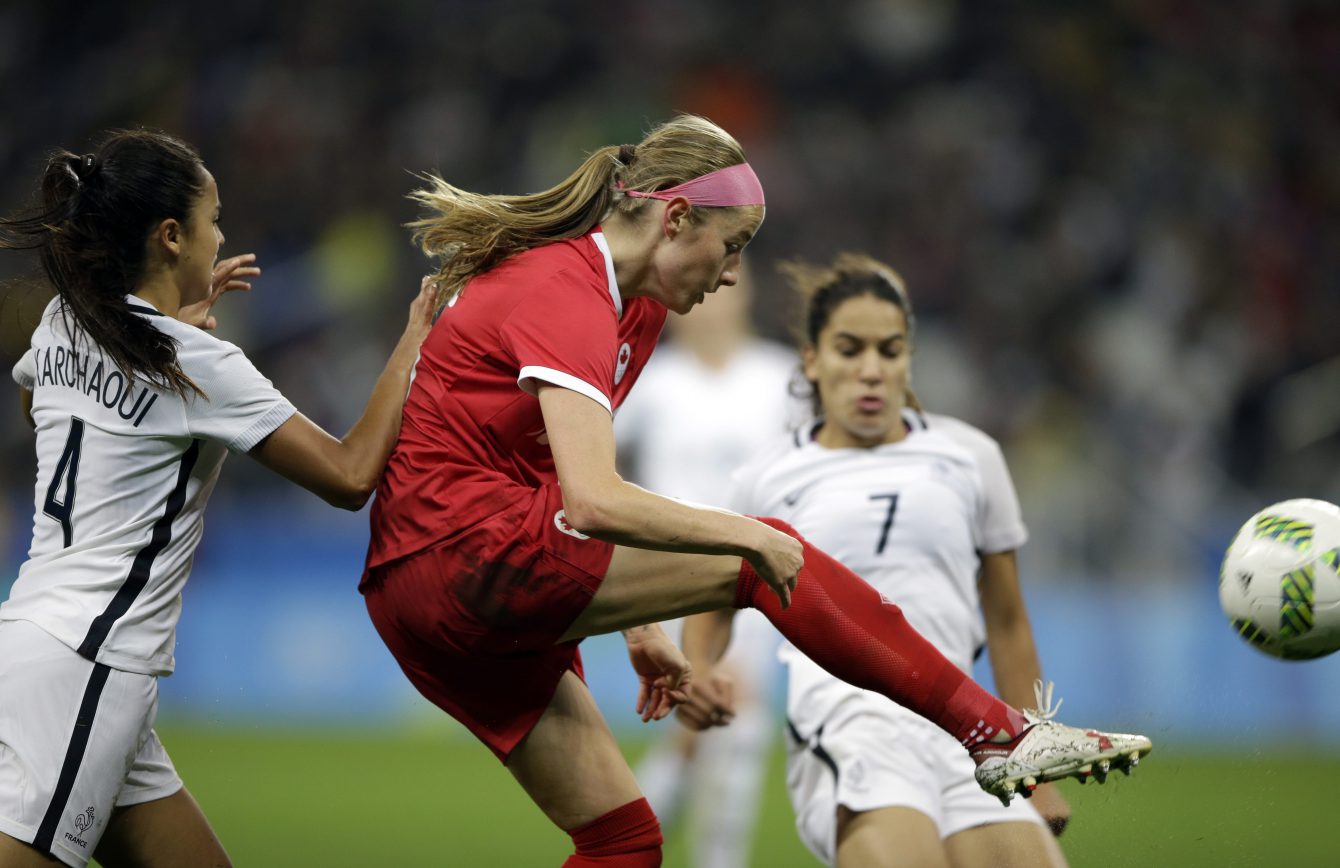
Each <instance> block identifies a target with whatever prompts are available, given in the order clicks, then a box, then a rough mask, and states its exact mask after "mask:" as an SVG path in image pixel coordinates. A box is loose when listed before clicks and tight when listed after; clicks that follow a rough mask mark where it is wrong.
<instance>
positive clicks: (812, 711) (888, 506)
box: [728, 411, 1027, 733]
mask: <svg viewBox="0 0 1340 868" xmlns="http://www.w3.org/2000/svg"><path fill="white" fill-rule="evenodd" d="M904 419H905V421H906V423H907V425H908V428H909V430H908V434H907V436H906V437H905V438H904V439H902V440H900V441H898V442H897V443H888V444H885V445H882V446H877V447H874V448H872V449H828V448H825V447H823V446H820V445H819V444H818V443H816V442H814V440H813V439H812V435H813V431H814V429H815V427H817V426H809V427H806V428H803V429H800V430H798V431H797V432H795V433H794V434H793V435H792V436H791V437H790V438H789V440H788V442H785V443H782V444H779V445H778V446H777V447H775V448H773V449H771V450H769V451H768V452H766V453H764V454H763V455H761V456H760V458H759V459H758V460H756V461H754V462H752V463H750V464H749V465H748V466H746V467H744V468H741V470H740V471H739V472H738V473H737V474H736V476H735V480H734V486H733V491H732V496H731V498H730V502H729V503H728V506H729V507H730V508H731V509H734V510H737V511H739V512H745V513H751V514H755V515H769V516H775V517H777V518H780V519H783V520H785V521H787V522H789V523H790V524H791V525H793V526H794V527H795V528H796V529H797V530H798V531H800V533H801V534H803V535H804V536H805V537H806V539H808V540H809V541H810V542H812V543H813V544H814V545H815V546H817V547H818V548H820V549H822V550H823V551H825V552H827V553H828V554H830V555H832V556H833V557H834V558H836V559H837V560H838V561H840V562H842V563H843V564H845V565H846V566H847V567H848V568H850V569H851V570H852V571H854V572H855V573H856V574H857V575H859V576H861V577H862V578H863V579H865V580H866V581H867V582H869V583H870V584H871V585H872V586H874V588H875V589H876V590H878V591H879V592H880V593H881V594H883V595H884V596H885V597H887V598H889V599H890V600H892V601H893V602H894V603H896V604H898V606H899V607H900V608H902V610H903V612H904V614H905V615H906V616H907V620H908V621H909V622H910V623H911V624H912V626H913V627H915V628H916V629H917V630H918V631H920V632H921V634H922V635H923V636H925V637H926V638H927V639H928V640H930V641H931V642H932V643H934V644H935V646H936V647H937V648H938V649H939V650H940V651H941V653H943V654H944V655H945V656H946V657H947V658H949V659H950V660H951V661H953V662H954V663H955V664H956V665H957V666H959V667H960V668H961V669H963V670H964V671H969V670H970V669H971V668H972V661H973V657H974V656H975V655H976V652H977V650H978V649H979V648H980V647H981V646H982V643H983V642H984V641H985V638H986V628H985V625H984V623H983V620H982V614H981V609H980V607H979V598H978V592H977V576H978V570H979V567H980V560H979V553H994V552H1003V551H1009V550H1012V549H1016V548H1018V547H1019V546H1021V545H1022V544H1023V543H1024V541H1025V540H1026V539H1027V531H1026V530H1025V528H1024V525H1023V521H1022V519H1021V517H1020V510H1019V501H1018V498H1017V496H1016V495H1015V492H1014V486H1013V483H1012V482H1011V480H1010V475H1009V471H1008V469H1007V468H1006V466H1005V460H1004V457H1003V456H1002V455H1001V452H1000V447H999V446H998V445H997V444H996V442H995V441H994V440H992V439H991V438H990V437H988V436H987V435H986V434H984V433H982V432H981V431H979V430H977V429H976V428H973V427H972V426H970V425H968V424H966V423H964V422H960V421H958V420H957V419H952V418H949V417H946V416H937V415H933V414H921V413H915V412H912V411H907V412H906V413H905V414H904ZM781 656H782V659H783V661H784V662H786V663H787V664H788V668H789V688H788V695H787V707H788V714H789V716H790V718H791V722H792V724H793V725H794V726H795V727H796V728H798V729H799V731H800V732H802V733H809V732H813V731H814V730H815V729H817V728H818V727H819V726H820V725H821V724H822V723H823V721H824V719H825V718H827V717H828V716H829V714H830V713H831V712H832V711H833V710H834V709H836V708H837V707H838V706H839V705H840V704H842V703H844V702H848V701H853V700H855V701H858V702H860V701H866V700H871V701H873V700H882V699H883V697H878V696H877V695H876V694H873V693H868V691H863V690H861V689H860V688H856V687H852V686H850V685H848V684H846V683H845V682H842V681H839V680H838V679H836V678H834V677H833V676H831V675H829V674H828V673H827V672H825V671H824V670H823V669H821V668H819V666H818V665H817V664H815V663H814V662H813V661H811V660H810V659H809V658H807V657H806V656H805V655H804V654H802V653H800V652H799V651H798V650H796V649H795V648H794V647H793V646H791V645H789V644H788V645H785V646H783V649H782V651H781ZM884 702H887V700H884Z"/></svg>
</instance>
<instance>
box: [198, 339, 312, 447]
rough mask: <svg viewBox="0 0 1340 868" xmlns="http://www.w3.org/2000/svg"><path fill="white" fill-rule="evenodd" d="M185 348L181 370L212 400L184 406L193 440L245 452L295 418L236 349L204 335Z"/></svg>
mask: <svg viewBox="0 0 1340 868" xmlns="http://www.w3.org/2000/svg"><path fill="white" fill-rule="evenodd" d="M186 343H187V342H183V346H182V350H181V352H180V353H179V355H178V358H179V359H180V361H181V364H182V369H183V370H184V371H185V372H186V375H187V376H189V377H190V378H191V379H192V380H194V381H195V383H196V385H198V386H199V387H200V388H201V389H203V390H204V392H205V394H206V395H208V396H209V397H208V399H202V398H199V397H196V398H193V399H190V400H188V401H187V402H186V427H187V431H188V432H189V433H190V434H191V436H193V437H201V438H204V439H206V440H213V441H216V442H219V443H222V444H223V445H225V446H227V447H228V448H229V449H230V450H232V451H234V452H246V451H247V450H249V449H251V448H252V447H254V446H255V445H256V444H257V443H260V442H261V441H262V440H264V439H265V438H266V437H267V436H269V435H270V434H272V433H273V432H274V430H275V429H276V428H278V427H279V426H280V425H282V424H284V422H286V421H288V419H289V417H290V416H292V415H293V414H294V413H296V412H297V410H296V409H295V408H294V406H293V405H292V404H291V403H289V402H288V400H287V399H285V398H284V396H283V395H282V394H280V392H279V390H278V389H276V388H275V387H274V385H273V384H272V383H271V382H270V381H269V380H268V379H266V378H265V377H264V376H263V375H262V374H261V372H260V371H258V370H256V366H255V365H253V364H252V363H251V360H250V359H248V358H247V357H246V355H245V354H244V353H243V352H242V351H241V350H240V349H238V348H237V347H236V346H234V345H233V344H230V343H227V342H226V341H220V340H215V339H214V338H212V337H209V336H208V335H204V334H203V333H201V335H199V337H198V338H197V339H196V340H193V341H190V342H189V344H190V345H189V346H188V345H186Z"/></svg>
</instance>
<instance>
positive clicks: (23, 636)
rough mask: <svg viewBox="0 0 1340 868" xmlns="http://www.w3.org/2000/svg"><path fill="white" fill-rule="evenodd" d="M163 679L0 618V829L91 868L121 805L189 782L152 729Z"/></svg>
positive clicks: (70, 862) (68, 861)
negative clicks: (99, 660)
mask: <svg viewBox="0 0 1340 868" xmlns="http://www.w3.org/2000/svg"><path fill="white" fill-rule="evenodd" d="M157 711H158V679H157V677H155V676H153V675H141V674H138V673H133V672H123V671H121V670H119V669H111V668H109V667H107V666H104V665H102V664H95V663H92V662H91V661H89V660H86V659H84V658H83V657H80V656H79V655H78V654H76V653H75V652H74V651H73V650H72V649H71V648H70V647H69V646H67V645H65V644H64V643H62V642H60V641H58V640H57V639H55V638H54V637H52V636H51V635H50V634H49V633H47V632H46V631H45V630H42V629H41V628H39V627H37V626H36V625H34V624H32V623H30V622H28V621H0V832H4V833H5V834H7V835H9V836H11V837H14V838H18V839H19V840H20V841H24V842H26V843H29V844H33V845H34V846H36V847H37V848H38V849H40V850H42V851H44V852H48V853H51V854H52V855H53V856H55V857H56V858H58V859H60V860H61V861H62V862H64V863H65V864H67V865H72V866H75V868H83V866H84V865H86V864H87V863H88V860H89V859H90V858H91V857H92V855H93V851H94V850H95V849H97V846H98V840H99V839H100V838H101V837H102V833H103V831H104V830H105V829H106V828H107V821H108V820H109V819H110V818H111V815H112V810H113V808H117V807H123V806H126V805H136V804H140V803H141V802H149V801H153V800H154V799H161V798H165V797H167V796H170V795H172V794H173V793H175V792H177V791H178V790H180V789H181V787H182V782H181V778H180V777H178V776H177V770H176V769H175V768H173V767H172V760H170V759H169V758H168V755H167V752H166V751H165V750H164V749H163V745H162V744H161V743H160V742H159V740H158V736H157V735H156V734H155V733H154V731H153V722H154V716H155V715H156V714H157Z"/></svg>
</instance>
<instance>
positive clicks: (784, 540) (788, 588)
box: [749, 521, 805, 609]
mask: <svg viewBox="0 0 1340 868" xmlns="http://www.w3.org/2000/svg"><path fill="white" fill-rule="evenodd" d="M756 524H757V525H758V527H759V529H760V530H761V531H762V533H761V534H760V537H759V542H758V543H757V544H756V545H755V547H754V554H753V555H752V556H751V557H750V558H749V564H750V566H752V567H753V568H754V572H756V573H758V575H759V578H761V579H763V581H765V582H767V583H768V587H770V588H772V590H773V592H774V593H776V594H777V597H778V598H779V599H780V600H781V601H782V608H783V609H786V608H790V606H791V592H792V591H794V590H795V588H796V581H797V579H798V578H799V577H800V568H801V567H803V566H804V565H805V549H804V547H803V546H801V544H800V540H798V539H796V538H795V537H793V536H790V535H788V534H784V533H782V532H781V531H779V530H775V529H773V528H771V527H769V526H768V525H766V524H764V523H763V522H761V521H760V522H756Z"/></svg>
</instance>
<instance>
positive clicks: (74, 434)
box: [42, 416, 84, 548]
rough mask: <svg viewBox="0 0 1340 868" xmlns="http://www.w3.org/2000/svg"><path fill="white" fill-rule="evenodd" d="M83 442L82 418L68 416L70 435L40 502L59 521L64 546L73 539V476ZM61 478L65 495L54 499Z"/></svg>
mask: <svg viewBox="0 0 1340 868" xmlns="http://www.w3.org/2000/svg"><path fill="white" fill-rule="evenodd" d="M83 442H84V420H83V419H78V418H75V417H74V416H71V417H70V436H69V437H66V438H65V451H64V452H62V453H61V454H60V461H57V462H56V475H55V476H53V477H52V479H51V485H49V486H47V499H46V502H45V503H43V504H42V511H43V512H45V513H46V514H47V515H49V516H51V517H52V518H54V519H56V521H58V522H60V529H61V532H62V533H64V534H65V547H66V548H69V547H70V542H71V540H73V539H74V526H73V525H72V524H71V523H70V516H71V515H72V514H73V513H74V488H75V477H77V476H78V475H79V447H80V446H81V445H82V444H83ZM61 480H64V481H65V495H64V496H63V497H62V498H61V499H60V500H57V499H56V494H57V493H58V492H59V491H60V490H61Z"/></svg>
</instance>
